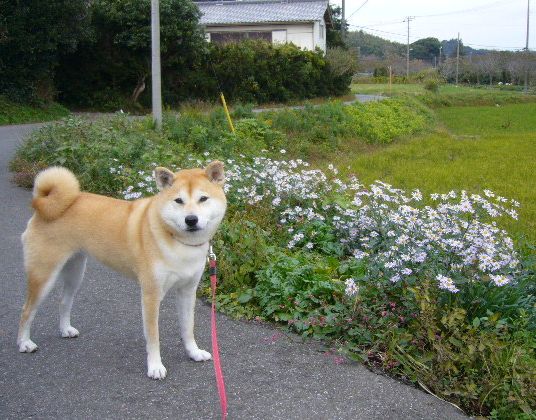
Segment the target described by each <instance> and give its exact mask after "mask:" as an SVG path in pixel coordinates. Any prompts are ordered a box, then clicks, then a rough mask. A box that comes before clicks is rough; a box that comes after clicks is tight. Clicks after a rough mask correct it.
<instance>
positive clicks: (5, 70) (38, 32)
mask: <svg viewBox="0 0 536 420" xmlns="http://www.w3.org/2000/svg"><path fill="white" fill-rule="evenodd" d="M89 3H90V0H26V1H23V0H0V94H3V95H6V96H8V97H9V98H10V99H13V100H18V101H23V102H40V101H47V100H50V99H51V98H52V97H53V95H54V92H55V90H54V85H53V78H54V72H55V69H56V67H57V65H58V62H59V57H60V55H61V54H65V53H68V52H72V51H74V50H75V49H76V48H77V45H78V43H79V42H80V40H81V39H84V38H85V36H87V30H88V26H87V24H88V19H87V16H88V7H89Z"/></svg>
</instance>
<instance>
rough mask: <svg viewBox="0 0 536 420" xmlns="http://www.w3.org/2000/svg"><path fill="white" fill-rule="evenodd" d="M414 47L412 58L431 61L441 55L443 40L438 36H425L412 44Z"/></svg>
mask: <svg viewBox="0 0 536 420" xmlns="http://www.w3.org/2000/svg"><path fill="white" fill-rule="evenodd" d="M410 47H411V48H412V49H413V51H412V52H411V58H414V59H417V60H425V61H430V60H433V59H434V57H437V56H438V55H439V47H441V42H439V39H437V38H423V39H419V40H418V41H415V42H414V43H413V44H411V45H410Z"/></svg>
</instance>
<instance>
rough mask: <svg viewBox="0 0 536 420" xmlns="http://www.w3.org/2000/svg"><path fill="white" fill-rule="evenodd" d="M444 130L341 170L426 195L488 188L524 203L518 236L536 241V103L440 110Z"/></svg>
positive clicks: (350, 161) (513, 228)
mask: <svg viewBox="0 0 536 420" xmlns="http://www.w3.org/2000/svg"><path fill="white" fill-rule="evenodd" d="M437 115H438V119H439V121H440V124H442V127H440V128H439V129H438V130H437V131H436V132H434V133H431V134H426V135H424V136H421V137H418V138H413V139H407V140H405V141H402V142H400V143H398V144H395V145H392V146H389V147H386V148H382V149H376V150H374V151H371V152H370V153H368V154H363V155H361V156H357V157H356V156H347V157H346V158H344V157H342V158H341V160H340V161H339V162H340V166H341V168H346V169H345V171H346V172H349V173H355V174H357V175H358V177H359V178H361V179H362V180H363V181H365V182H372V181H374V180H375V179H381V180H383V181H386V182H390V183H392V184H393V185H395V186H397V187H402V188H420V189H421V190H422V191H423V192H426V193H432V192H446V191H449V190H450V189H458V190H459V189H465V190H468V191H475V192H476V191H481V190H483V189H485V188H489V189H491V190H492V191H495V192H496V193H498V194H501V195H504V196H506V197H508V198H514V199H516V200H518V201H519V202H521V205H522V207H521V209H520V220H519V221H517V222H505V227H506V228H508V230H509V231H510V232H512V233H513V234H514V235H516V234H525V235H527V237H528V238H529V239H530V240H532V241H535V240H536V188H535V178H536V176H535V170H534V168H535V162H536V104H515V105H506V106H501V107H450V108H442V109H439V110H437Z"/></svg>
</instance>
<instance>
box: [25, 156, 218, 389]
mask: <svg viewBox="0 0 536 420" xmlns="http://www.w3.org/2000/svg"><path fill="white" fill-rule="evenodd" d="M166 171H167V172H166ZM169 174H171V175H169ZM156 177H157V184H158V185H159V188H161V189H162V191H161V192H160V193H159V194H157V195H155V196H153V197H150V198H144V199H140V200H136V201H124V200H117V199H113V198H109V197H104V196H101V195H96V194H91V193H86V192H80V189H79V184H78V181H77V180H76V178H75V176H74V175H73V174H72V173H71V172H70V171H68V170H67V169H65V168H59V167H54V168H50V169H47V170H45V171H44V172H42V173H40V174H39V175H38V176H37V178H36V181H35V188H34V199H33V201H32V206H33V207H34V209H35V210H36V211H35V213H34V216H33V217H32V218H31V219H30V221H29V222H28V226H27V229H26V231H25V232H24V234H23V235H22V240H23V245H24V256H25V268H26V272H27V275H28V292H27V299H26V303H25V305H24V308H23V312H22V315H21V323H20V329H19V346H21V347H20V351H33V350H35V348H36V346H35V344H34V343H33V342H31V340H30V339H29V325H30V324H31V321H32V319H33V316H34V315H35V311H36V309H37V306H38V305H39V302H40V301H41V300H42V298H43V297H44V296H45V295H46V292H47V290H46V289H47V287H48V288H50V283H53V280H51V279H53V278H55V276H57V275H58V273H61V272H62V267H63V266H64V265H65V264H66V262H67V261H71V260H70V258H72V256H73V255H77V254H78V253H80V252H84V253H88V254H91V255H93V256H94V257H95V258H97V259H98V260H99V261H101V262H102V263H104V264H106V265H108V266H110V267H112V268H114V269H115V270H117V271H119V272H121V273H124V274H125V275H127V276H128V277H131V278H136V279H137V280H138V282H139V284H140V286H141V289H142V306H143V307H142V309H143V314H144V326H145V334H146V338H147V351H148V353H149V356H148V363H149V365H151V363H153V364H155V363H156V362H154V360H158V359H159V358H160V356H159V344H158V339H159V337H158V310H159V304H160V301H161V300H162V298H163V296H164V295H165V293H166V292H167V290H168V289H169V288H174V289H176V290H179V291H180V292H181V293H183V292H184V293H183V294H184V295H188V296H189V297H188V299H190V296H191V295H192V291H191V290H194V292H193V296H194V298H195V288H196V287H197V283H198V281H199V279H198V278H197V277H200V271H202V269H203V267H204V259H205V257H206V252H207V249H208V241H209V240H210V239H211V238H212V236H213V235H214V233H215V230H216V228H217V226H218V224H219V222H220V220H221V217H223V212H224V211H225V206H226V200H225V195H224V193H223V190H222V187H221V185H222V184H223V165H222V164H221V163H220V162H213V163H212V164H210V165H209V166H208V167H207V168H206V169H187V170H182V171H179V172H177V173H175V174H173V173H171V172H170V171H168V170H166V169H165V168H158V169H157V170H156ZM200 191H202V194H203V195H205V194H206V195H207V196H208V197H210V198H209V199H208V201H209V203H208V204H206V203H201V200H200V199H199V197H198V196H199V195H200V194H201V192H200ZM196 194H197V195H196ZM177 197H183V198H184V204H181V205H180V206H179V205H178V204H175V200H176V199H177ZM207 206H210V207H207ZM179 211H180V212H181V213H180V214H187V215H188V214H199V215H204V214H205V213H206V214H207V215H208V216H207V217H206V219H207V220H210V221H207V227H206V229H202V230H201V231H200V232H199V233H197V232H195V233H191V232H188V231H185V230H184V229H181V228H179V227H177V226H176V225H175V224H174V223H170V222H169V221H167V220H166V217H167V218H169V217H171V218H173V217H175V212H179ZM214 215H215V216H214ZM200 217H201V216H200ZM210 217H213V219H214V220H212V219H210ZM177 220H179V219H177ZM179 221H180V222H181V223H182V219H180V220H179ZM200 223H201V222H200ZM84 264H85V262H84ZM73 270H74V271H75V272H76V267H73ZM159 273H162V274H159ZM73 287H74V289H75V290H76V288H77V285H75V286H73ZM69 298H70V301H69V299H66V301H67V303H66V305H67V306H68V311H67V312H69V313H70V305H71V304H72V297H69ZM180 299H184V298H183V295H181V296H180ZM180 299H179V300H180ZM188 305H189V303H188ZM192 310H193V306H192ZM179 312H180V311H179ZM69 313H66V315H65V317H64V318H65V319H66V320H67V321H64V324H66V325H67V326H65V328H64V329H66V330H68V327H70V320H69V319H70V318H69ZM184 317H186V318H187V320H189V319H190V318H189V317H190V314H189V313H186V312H185V314H184ZM191 317H192V322H193V314H192V315H191ZM188 322H189V321H188ZM60 328H61V327H60ZM75 331H76V330H75ZM76 333H77V331H76ZM64 334H68V332H62V335H63V336H66V335H64ZM190 335H191V341H193V332H190V331H189V330H188V331H184V336H185V337H190ZM69 336H71V335H69ZM25 340H26V341H25ZM21 342H22V343H24V342H29V343H30V345H26V346H25V345H21V344H20V343H21ZM32 345H33V346H32ZM190 347H191V349H193V350H191V349H190V350H188V348H187V351H189V352H190V353H192V354H195V355H197V354H199V353H196V351H197V350H198V349H197V346H196V345H195V341H193V344H192V345H190ZM196 349H197V350H196ZM200 351H202V350H200ZM157 353H158V357H156V356H155V354H157ZM151 354H152V355H153V356H151ZM207 354H208V353H207ZM190 356H191V357H192V358H194V359H195V360H197V359H196V358H195V357H194V356H192V355H191V354H190ZM209 356H210V355H209ZM151 357H152V359H151ZM199 357H201V356H199ZM149 359H151V360H152V362H151V360H149ZM203 360H204V359H203ZM149 368H150V369H151V366H149ZM150 369H149V370H150ZM162 369H163V372H164V373H163V374H160V376H159V374H158V373H156V374H155V375H156V376H152V374H151V372H150V371H149V372H148V374H149V376H151V377H156V378H159V379H160V378H162V377H163V376H165V368H164V367H163V366H162ZM162 375H163V376H162Z"/></svg>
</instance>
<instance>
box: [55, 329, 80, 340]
mask: <svg viewBox="0 0 536 420" xmlns="http://www.w3.org/2000/svg"><path fill="white" fill-rule="evenodd" d="M60 334H61V336H62V337H63V338H74V337H78V336H79V335H80V333H79V332H78V330H77V329H76V328H75V327H67V328H63V329H61V330H60Z"/></svg>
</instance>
